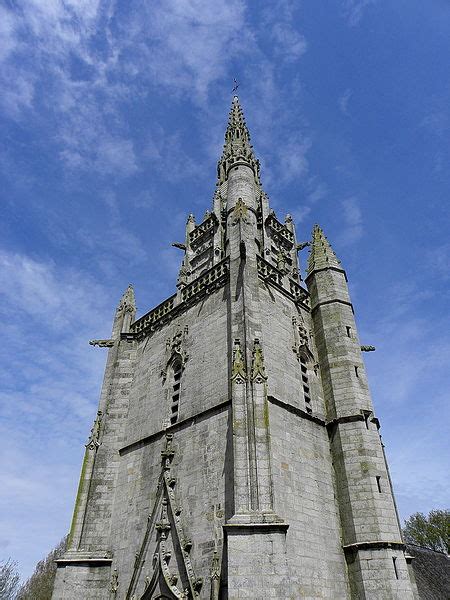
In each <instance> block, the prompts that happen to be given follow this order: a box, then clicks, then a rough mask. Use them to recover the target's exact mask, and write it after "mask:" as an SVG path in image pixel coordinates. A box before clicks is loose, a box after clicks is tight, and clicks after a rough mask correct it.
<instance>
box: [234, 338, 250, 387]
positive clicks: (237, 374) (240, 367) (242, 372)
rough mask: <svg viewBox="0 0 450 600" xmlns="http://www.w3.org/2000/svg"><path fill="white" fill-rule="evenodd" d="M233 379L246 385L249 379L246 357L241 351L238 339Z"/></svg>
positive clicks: (235, 346) (236, 341)
mask: <svg viewBox="0 0 450 600" xmlns="http://www.w3.org/2000/svg"><path fill="white" fill-rule="evenodd" d="M231 379H232V380H233V381H235V382H236V383H244V382H245V380H246V379H247V373H246V369H245V363H244V357H243V356H242V351H241V342H240V340H238V339H236V340H234V348H233V364H232V368H231Z"/></svg>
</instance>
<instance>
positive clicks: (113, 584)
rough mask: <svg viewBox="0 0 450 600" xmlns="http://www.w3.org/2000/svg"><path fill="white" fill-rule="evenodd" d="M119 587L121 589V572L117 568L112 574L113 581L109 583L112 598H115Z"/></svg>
mask: <svg viewBox="0 0 450 600" xmlns="http://www.w3.org/2000/svg"><path fill="white" fill-rule="evenodd" d="M118 589H119V573H118V572H117V569H114V571H113V572H112V574H111V583H110V585H109V597H110V600H113V599H114V598H116V596H117V590H118Z"/></svg>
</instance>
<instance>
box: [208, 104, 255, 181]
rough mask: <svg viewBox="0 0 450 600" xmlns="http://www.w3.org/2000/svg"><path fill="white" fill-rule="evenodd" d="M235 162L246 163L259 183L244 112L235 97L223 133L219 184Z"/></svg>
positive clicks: (218, 167) (218, 169)
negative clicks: (223, 140)
mask: <svg viewBox="0 0 450 600" xmlns="http://www.w3.org/2000/svg"><path fill="white" fill-rule="evenodd" d="M235 162H246V163H248V165H249V166H250V167H251V168H252V169H253V171H254V173H255V179H256V180H257V182H258V183H259V160H258V159H257V158H256V157H255V153H254V151H253V146H252V145H251V143H250V132H249V130H248V127H247V124H246V122H245V118H244V112H243V110H242V108H241V105H240V103H239V98H238V97H237V96H234V97H233V101H232V103H231V110H230V114H229V117H228V126H227V130H226V132H225V144H224V146H223V152H222V157H221V158H220V160H219V163H218V165H217V171H218V178H219V184H221V183H223V182H224V181H226V179H227V176H228V169H229V168H230V167H231V166H232V165H233V163H235Z"/></svg>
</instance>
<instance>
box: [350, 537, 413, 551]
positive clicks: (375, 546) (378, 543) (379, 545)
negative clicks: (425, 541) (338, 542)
mask: <svg viewBox="0 0 450 600" xmlns="http://www.w3.org/2000/svg"><path fill="white" fill-rule="evenodd" d="M342 548H343V549H344V552H345V553H348V552H358V551H359V550H386V549H390V548H392V549H393V550H406V546H405V544H404V543H403V542H385V541H382V540H375V541H373V542H357V543H355V544H346V545H345V546H342Z"/></svg>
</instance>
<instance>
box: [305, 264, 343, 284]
mask: <svg viewBox="0 0 450 600" xmlns="http://www.w3.org/2000/svg"><path fill="white" fill-rule="evenodd" d="M321 271H336V273H342V274H343V275H344V277H345V281H347V282H348V279H347V273H346V272H345V271H344V269H338V268H337V267H322V268H321V269H313V270H312V271H311V272H310V273H308V275H307V276H306V277H305V283H306V282H307V281H308V279H309V278H310V277H312V276H313V275H314V273H320V272H321Z"/></svg>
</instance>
